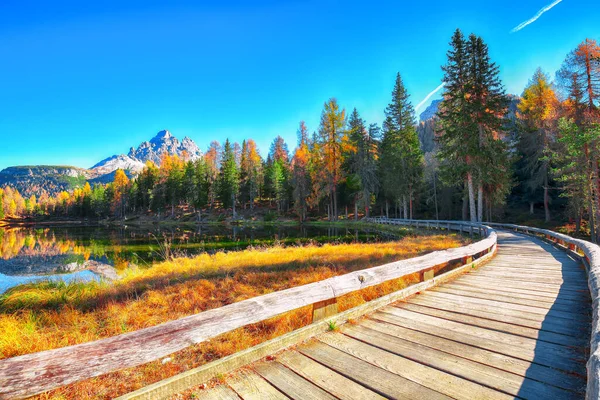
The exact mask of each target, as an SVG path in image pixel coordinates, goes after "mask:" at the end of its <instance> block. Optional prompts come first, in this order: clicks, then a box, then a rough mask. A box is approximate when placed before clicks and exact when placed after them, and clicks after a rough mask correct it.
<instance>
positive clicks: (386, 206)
mask: <svg viewBox="0 0 600 400" xmlns="http://www.w3.org/2000/svg"><path fill="white" fill-rule="evenodd" d="M385 217H386V218H389V217H390V203H389V202H388V201H387V200H386V201H385Z"/></svg>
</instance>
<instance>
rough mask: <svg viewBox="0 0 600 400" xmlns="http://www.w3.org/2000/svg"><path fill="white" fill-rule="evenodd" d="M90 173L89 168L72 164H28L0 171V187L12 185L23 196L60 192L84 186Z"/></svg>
mask: <svg viewBox="0 0 600 400" xmlns="http://www.w3.org/2000/svg"><path fill="white" fill-rule="evenodd" d="M89 176H90V174H89V171H88V170H85V169H83V168H77V167H71V166H57V165H26V166H19V167H8V168H5V169H3V170H2V171H0V187H2V186H7V185H10V186H11V187H13V188H15V189H17V190H18V191H19V192H20V193H21V194H22V195H23V196H26V197H29V196H31V195H32V194H34V195H36V196H40V195H41V194H42V193H44V192H46V193H58V192H61V191H63V190H66V191H69V190H73V189H75V188H77V187H82V186H83V185H84V184H85V182H86V180H87V179H88V178H89Z"/></svg>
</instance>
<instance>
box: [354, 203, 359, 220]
mask: <svg viewBox="0 0 600 400" xmlns="http://www.w3.org/2000/svg"><path fill="white" fill-rule="evenodd" d="M357 200H358V199H355V200H354V220H355V221H358V201H357Z"/></svg>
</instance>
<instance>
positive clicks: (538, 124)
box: [517, 68, 559, 221]
mask: <svg viewBox="0 0 600 400" xmlns="http://www.w3.org/2000/svg"><path fill="white" fill-rule="evenodd" d="M558 106H559V102H558V99H557V97H556V93H555V92H554V89H553V88H552V85H551V84H550V82H549V78H548V77H547V76H546V74H544V73H543V72H542V70H541V69H539V68H538V69H537V70H536V72H535V74H534V75H533V78H532V79H531V80H530V81H529V84H528V85H527V87H526V88H525V91H524V92H523V96H522V100H521V102H520V103H519V106H518V109H519V115H518V116H519V124H518V127H519V142H518V145H517V149H518V151H519V155H520V160H519V162H518V163H517V166H518V171H517V172H518V173H519V174H520V176H521V179H522V186H523V190H524V191H525V193H526V197H527V200H528V201H529V203H530V205H531V207H530V208H531V211H533V204H534V203H535V202H536V201H537V200H538V198H539V195H538V193H539V191H540V189H541V191H542V192H543V196H542V197H543V204H544V214H545V218H546V221H550V195H549V186H550V168H551V166H550V161H551V155H552V154H551V153H552V150H553V145H554V142H555V140H556V134H557V130H558V126H557V121H558V118H557V113H558Z"/></svg>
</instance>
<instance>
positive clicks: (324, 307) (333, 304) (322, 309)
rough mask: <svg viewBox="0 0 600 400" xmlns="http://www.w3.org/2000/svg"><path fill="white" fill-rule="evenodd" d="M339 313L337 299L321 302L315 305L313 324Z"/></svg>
mask: <svg viewBox="0 0 600 400" xmlns="http://www.w3.org/2000/svg"><path fill="white" fill-rule="evenodd" d="M337 313H338V304H337V298H335V297H334V298H333V299H328V300H323V301H319V302H316V303H314V304H313V317H312V318H313V319H312V320H313V322H317V321H322V320H324V319H325V318H328V317H331V316H333V315H335V314H337Z"/></svg>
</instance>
